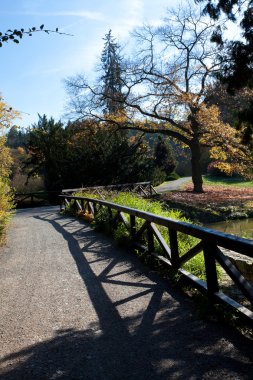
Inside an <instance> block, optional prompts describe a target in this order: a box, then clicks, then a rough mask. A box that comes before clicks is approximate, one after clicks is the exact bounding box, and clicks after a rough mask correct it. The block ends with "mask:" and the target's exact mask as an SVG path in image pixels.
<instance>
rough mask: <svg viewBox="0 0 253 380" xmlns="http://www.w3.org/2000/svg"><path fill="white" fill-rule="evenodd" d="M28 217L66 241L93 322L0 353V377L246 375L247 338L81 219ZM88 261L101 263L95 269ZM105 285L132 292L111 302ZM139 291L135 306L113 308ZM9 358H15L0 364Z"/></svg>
mask: <svg viewBox="0 0 253 380" xmlns="http://www.w3.org/2000/svg"><path fill="white" fill-rule="evenodd" d="M35 218H37V219H39V220H41V221H42V222H47V223H50V224H51V225H52V227H53V228H54V229H55V230H56V231H57V232H58V233H59V234H61V236H62V237H63V238H64V239H65V240H66V242H67V243H68V247H69V252H70V254H71V255H72V257H73V259H74V261H75V263H76V267H77V269H78V272H79V275H80V277H81V278H82V281H83V283H84V286H85V288H86V290H87V291H88V294H89V297H90V301H91V302H92V304H93V307H94V309H95V311H96V314H97V318H98V321H97V323H93V324H91V325H90V326H89V327H88V328H87V329H86V330H74V329H65V330H59V331H57V333H56V334H55V336H54V337H53V338H51V339H49V340H45V341H43V342H39V343H38V344H35V345H33V346H30V347H27V348H26V349H24V350H22V351H19V352H15V353H13V354H11V355H9V356H8V357H4V358H3V359H1V360H0V365H4V367H5V370H4V371H3V373H2V375H1V377H0V378H1V380H10V379H14V380H18V379H27V380H30V379H34V380H36V379H92V380H96V379H97V380H100V379H101V380H102V379H103V380H107V379H109V380H111V379H114V380H115V379H134V380H135V379H136V380H137V379H138V380H141V379H148V380H151V379H154V380H158V379H159V380H161V379H209V378H212V379H251V375H252V373H253V366H252V362H251V359H252V356H251V355H252V345H251V342H250V341H249V340H247V339H246V338H244V337H243V336H241V335H239V334H237V333H236V332H234V331H232V330H230V329H229V328H226V327H225V326H220V325H218V324H216V323H215V322H208V323H207V322H206V323H205V322H203V321H201V320H199V319H198V316H197V313H196V312H195V311H194V308H193V305H192V304H189V301H187V299H186V298H185V297H184V295H183V294H181V293H180V292H179V291H178V290H177V289H174V288H173V287H171V286H170V285H169V283H167V282H165V281H164V280H162V279H159V278H158V277H157V276H156V275H154V274H153V273H152V272H151V271H149V270H148V269H147V268H146V267H144V266H143V265H142V264H141V263H140V262H139V261H138V259H137V258H136V257H135V256H134V255H132V254H129V253H127V252H125V251H123V250H120V249H119V248H117V247H116V246H115V245H114V243H112V242H111V241H110V240H108V239H107V238H106V237H104V236H102V235H101V234H98V233H96V232H94V231H93V230H91V229H90V228H89V227H88V226H86V225H85V224H80V223H79V222H78V221H76V220H74V219H73V220H72V219H70V218H66V217H61V216H57V215H56V214H55V213H45V214H42V215H41V216H35ZM65 222H66V223H65ZM94 263H99V265H101V271H100V272H99V274H97V273H95V272H94V270H93V267H92V265H93V264H94ZM122 275H124V276H127V280H125V278H126V277H124V280H122V277H121V276H122ZM105 285H108V286H109V285H110V286H112V285H113V286H114V287H115V294H118V290H117V289H119V287H123V286H124V287H125V289H127V287H131V288H134V292H133V291H131V292H130V293H129V294H128V293H127V291H126V295H125V296H124V292H123V293H120V295H122V296H121V297H120V299H117V300H116V301H115V299H112V298H113V297H112V296H111V295H110V294H108V293H107V292H106V290H105V289H106V286H105ZM147 295H148V296H149V298H148V306H147V307H146V304H145V303H144V304H143V308H141V307H140V309H141V313H140V312H138V313H136V311H134V310H133V313H132V314H131V313H128V314H127V316H125V315H124V314H123V313H122V312H120V311H119V307H120V306H122V305H125V306H126V305H128V307H130V308H131V302H132V301H133V300H135V301H136V300H138V302H140V303H141V302H142V297H145V296H147ZM133 326H134V328H133ZM12 361H13V362H14V363H15V365H14V366H9V367H8V363H9V362H12Z"/></svg>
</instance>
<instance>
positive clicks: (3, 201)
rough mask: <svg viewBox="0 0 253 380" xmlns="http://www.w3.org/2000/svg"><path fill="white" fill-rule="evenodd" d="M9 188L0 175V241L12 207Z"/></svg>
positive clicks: (0, 241)
mask: <svg viewBox="0 0 253 380" xmlns="http://www.w3.org/2000/svg"><path fill="white" fill-rule="evenodd" d="M10 191H11V189H10V186H9V183H8V181H7V180H4V179H2V178H1V177H0V243H2V242H3V237H4V231H5V227H6V224H7V223H8V221H9V220H10V218H11V215H12V211H11V209H12V208H13V207H14V202H13V197H12V195H11V192H10Z"/></svg>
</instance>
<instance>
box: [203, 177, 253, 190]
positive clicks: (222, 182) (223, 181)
mask: <svg viewBox="0 0 253 380" xmlns="http://www.w3.org/2000/svg"><path fill="white" fill-rule="evenodd" d="M203 180H204V185H217V186H232V187H237V188H238V187H241V188H245V187H247V188H249V187H252V188H253V181H246V180H243V179H242V178H238V177H215V176H203Z"/></svg>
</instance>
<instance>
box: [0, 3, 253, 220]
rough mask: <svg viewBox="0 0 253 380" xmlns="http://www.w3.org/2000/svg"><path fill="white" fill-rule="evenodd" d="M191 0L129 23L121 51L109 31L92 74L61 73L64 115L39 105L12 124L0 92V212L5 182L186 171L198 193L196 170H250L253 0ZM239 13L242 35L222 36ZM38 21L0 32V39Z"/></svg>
mask: <svg viewBox="0 0 253 380" xmlns="http://www.w3.org/2000/svg"><path fill="white" fill-rule="evenodd" d="M200 3H201V4H200V7H199V6H195V5H194V4H192V5H191V6H190V7H189V4H188V6H187V5H186V6H185V7H184V6H180V7H178V8H177V9H170V10H168V11H167V14H166V17H165V18H164V19H163V21H161V24H160V25H159V26H158V27H157V26H152V25H144V26H143V27H139V28H137V29H136V30H135V32H134V33H133V35H132V37H131V38H132V44H133V46H134V50H133V52H132V53H131V54H130V55H129V52H127V53H124V52H123V48H122V47H121V45H120V44H119V43H118V41H116V39H115V38H114V36H113V34H112V31H111V30H110V31H108V33H107V34H105V36H104V47H103V50H102V52H101V57H100V60H99V62H98V64H97V67H96V70H95V71H96V78H95V80H94V81H89V80H87V77H86V75H85V74H84V73H80V74H76V75H74V76H72V77H69V78H67V79H65V86H66V91H67V96H68V100H67V102H68V104H67V112H66V115H65V117H64V122H62V121H61V120H54V119H53V118H52V117H50V116H47V115H38V121H37V123H34V124H33V125H31V126H29V127H27V129H20V128H19V127H18V126H16V125H15V124H14V120H15V119H16V118H17V116H19V115H18V113H17V112H16V111H14V110H13V109H12V108H11V107H10V106H9V105H7V104H6V103H5V102H4V101H3V99H1V131H2V134H1V140H0V144H1V153H0V154H1V167H0V180H1V182H0V186H1V193H2V195H1V196H2V201H1V202H2V204H1V210H0V212H1V213H2V214H1V215H2V216H1V215H0V217H2V220H5V218H6V217H8V215H9V211H8V210H9V209H10V208H11V207H12V201H11V195H10V194H11V193H10V186H11V188H12V189H14V191H17V192H29V191H34V190H43V189H46V190H57V191H59V190H61V189H62V188H75V187H80V186H92V185H107V184H116V183H127V182H139V181H152V182H153V184H154V185H157V184H159V183H162V182H163V181H166V180H170V179H175V178H177V177H178V175H180V176H185V175H191V176H192V180H193V191H194V192H195V193H202V192H203V186H202V184H203V180H202V175H203V173H206V172H209V173H212V174H216V175H220V174H222V173H223V174H224V175H227V176H233V175H239V176H242V177H244V178H248V177H250V176H252V147H253V143H252V135H253V134H252V131H253V127H252V120H253V119H252V104H253V100H252V99H253V95H252V94H253V93H252V62H253V59H252V4H251V2H250V1H249V2H245V4H244V8H243V9H241V8H240V4H239V3H237V2H230V1H226V2H225V3H226V6H224V2H218V3H215V4H213V3H212V2H211V1H208V3H207V4H206V6H205V4H202V2H200ZM204 3H205V2H204ZM235 8H236V9H235ZM224 16H225V18H224ZM236 17H237V19H236ZM238 18H240V19H239V21H240V22H241V23H240V25H239V24H238V28H241V31H242V33H241V39H240V40H234V41H231V40H226V38H225V34H224V33H225V29H226V28H225V25H226V20H227V19H228V20H232V21H238ZM43 28H44V26H43V25H42V26H41V28H39V29H38V28H32V29H30V30H28V31H24V30H23V29H22V30H20V31H18V30H14V31H11V30H10V31H8V32H6V33H5V34H1V37H0V41H1V47H2V46H4V44H5V43H6V42H8V41H10V43H11V41H14V42H15V43H18V42H19V41H20V40H21V38H22V37H23V36H25V34H29V35H32V34H33V33H34V32H43V31H44V30H43ZM55 32H56V33H58V28H57V29H56V31H55ZM63 38H64V37H63ZM246 57H247V59H245V58H246ZM242 72H243V73H244V75H243V77H242ZM3 210H4V211H3Z"/></svg>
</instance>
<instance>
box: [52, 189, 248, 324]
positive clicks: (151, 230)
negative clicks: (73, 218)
mask: <svg viewBox="0 0 253 380" xmlns="http://www.w3.org/2000/svg"><path fill="white" fill-rule="evenodd" d="M60 197H61V210H62V209H64V208H65V207H66V206H69V205H70V202H71V204H72V207H75V208H76V209H77V210H79V211H82V212H84V213H85V212H86V213H87V214H88V215H89V216H90V218H92V217H93V216H96V214H97V212H98V211H99V210H100V209H101V208H106V210H107V212H108V215H109V218H110V223H111V225H112V226H113V227H114V228H115V227H116V226H117V224H118V223H122V224H123V225H124V226H125V228H126V230H127V231H128V233H129V237H130V239H131V242H132V245H133V247H136V248H138V249H141V250H143V251H145V252H146V253H147V254H150V255H153V256H155V257H156V258H157V259H158V260H159V261H160V262H161V263H163V264H164V265H167V266H169V267H170V268H172V269H175V270H176V271H178V272H179V273H180V274H181V275H182V276H184V277H185V278H186V279H187V280H189V281H190V282H191V284H192V285H193V286H194V287H196V288H198V289H199V290H200V291H202V292H203V293H205V294H206V295H207V296H208V297H209V298H210V299H211V300H212V302H215V303H223V304H226V305H228V306H230V307H231V308H232V309H234V310H236V311H237V312H238V313H240V314H241V315H242V316H243V317H245V318H246V319H247V321H249V322H250V324H252V323H253V312H252V310H250V309H251V308H252V306H253V287H252V285H251V284H250V283H249V282H248V281H247V280H246V279H245V278H244V277H243V275H242V274H241V273H240V272H239V271H238V269H237V268H236V267H235V266H234V265H233V264H232V263H231V261H230V260H229V258H228V257H227V256H226V255H225V254H224V253H223V251H222V248H225V249H229V250H233V251H235V252H238V253H240V254H243V255H246V256H248V257H251V258H253V241H252V240H248V239H243V238H239V237H236V236H233V235H228V234H223V233H221V232H218V231H213V230H211V229H208V228H203V227H199V226H195V225H192V224H190V223H185V222H180V221H175V220H173V219H169V218H165V217H161V216H158V215H155V214H151V213H147V212H144V211H140V210H136V209H132V208H129V207H125V206H121V205H117V204H114V203H110V202H107V201H104V200H98V199H93V198H86V197H77V196H71V195H61V196H60ZM126 215H129V221H128V220H127V218H126ZM136 218H139V220H141V222H142V224H141V227H139V228H137V225H136ZM138 225H139V223H138ZM158 226H163V227H165V228H166V229H167V231H168V236H169V244H167V243H166V241H165V239H164V237H163V236H162V234H161V233H160V231H159V228H158ZM178 233H183V234H186V235H190V236H193V237H195V238H197V239H199V241H198V243H196V244H195V246H194V247H191V249H189V250H188V252H185V253H184V254H183V255H182V253H181V252H180V249H179V244H178ZM144 237H145V238H144ZM145 241H146V243H145ZM155 241H156V244H155ZM157 245H158V246H159V247H160V250H157V249H155V246H156V247H157ZM160 251H162V253H159V252H160ZM201 252H203V254H204V265H205V273H206V281H203V280H201V279H199V278H197V277H196V276H195V275H193V274H191V273H189V272H188V271H186V270H185V269H184V268H183V267H182V266H183V264H185V263H186V262H187V261H189V260H191V259H192V258H193V257H194V256H195V255H197V254H200V253H201ZM216 263H218V264H219V265H220V266H221V267H222V268H223V269H224V271H225V272H226V274H227V276H228V277H229V278H230V279H231V280H233V283H234V284H235V285H237V287H238V288H239V290H240V291H241V293H243V295H244V296H245V299H246V300H247V302H248V304H249V305H250V306H247V307H245V306H244V305H242V304H241V303H239V302H238V301H236V300H234V299H232V298H231V297H230V296H228V295H225V294H224V293H223V292H222V291H221V289H220V288H221V287H220V284H219V279H218V276H217V267H216Z"/></svg>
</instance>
